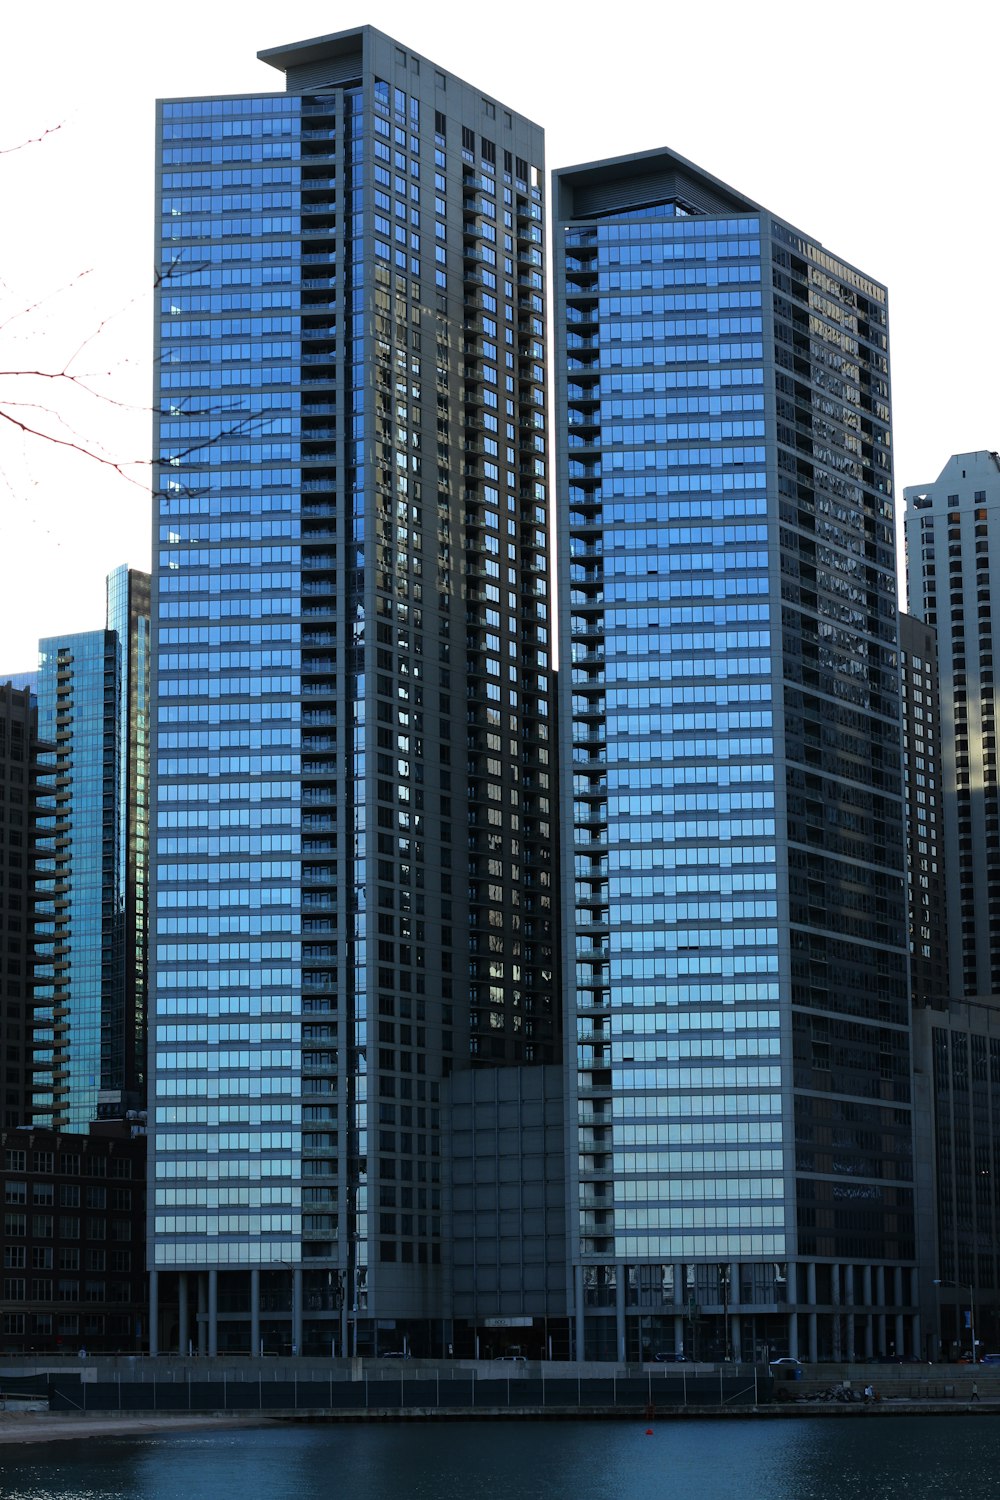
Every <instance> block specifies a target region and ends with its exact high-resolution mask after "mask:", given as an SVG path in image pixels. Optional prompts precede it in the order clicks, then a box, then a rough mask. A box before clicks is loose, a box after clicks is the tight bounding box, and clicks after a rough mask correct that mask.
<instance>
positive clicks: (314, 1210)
mask: <svg viewBox="0 0 1000 1500" xmlns="http://www.w3.org/2000/svg"><path fill="white" fill-rule="evenodd" d="M261 56H262V58H263V59H264V60H265V61H267V62H269V63H271V64H273V65H274V66H275V67H277V68H279V69H281V70H282V71H284V73H285V74H286V78H287V86H288V92H287V93H286V94H284V95H280V94H259V95H251V96H245V97H239V98H223V99H191V100H172V101H167V102H164V103H163V104H162V106H161V109H160V122H159V139H158V153H159V178H158V192H159V204H160V231H159V232H160V251H159V254H160V272H161V277H162V286H161V289H160V309H159V313H160V316H159V320H158V369H159V385H160V394H159V417H158V439H157V444H158V446H157V451H158V453H159V455H160V459H161V463H162V469H161V474H162V478H161V481H160V485H159V492H158V494H157V497H156V512H155V525H156V536H157V543H156V560H155V567H154V583H153V630H154V637H153V654H154V684H155V686H154V702H155V704H156V724H155V727H154V735H155V749H154V766H155V770H154V787H155V790H154V808H155V828H154V835H153V836H154V839H155V847H154V850H153V855H152V863H153V872H154V873H153V882H154V888H155V896H154V899H155V925H156V933H155V939H154V944H155V952H156V958H155V964H154V968H155V975H154V977H153V980H152V984H151V1016H150V1019H151V1024H152V1025H153V1026H154V1027H155V1043H154V1048H153V1053H152V1068H151V1078H152V1080H153V1094H152V1100H151V1103H152V1106H153V1111H154V1133H153V1139H152V1146H153V1153H154V1166H153V1172H152V1173H151V1176H154V1178H155V1191H154V1197H153V1200H152V1202H151V1210H150V1245H151V1265H152V1267H153V1268H154V1277H153V1297H154V1320H153V1321H154V1328H156V1327H157V1326H158V1322H157V1317H156V1307H157V1302H158V1300H159V1301H162V1306H163V1308H164V1316H163V1319H162V1322H163V1324H164V1328H165V1329H166V1327H167V1326H168V1324H169V1322H170V1318H171V1314H170V1313H168V1312H167V1311H166V1309H167V1306H168V1304H169V1306H170V1307H173V1306H176V1308H177V1313H176V1319H177V1321H176V1328H177V1329H178V1330H179V1335H178V1336H179V1338H180V1343H181V1346H182V1347H184V1346H185V1345H186V1341H187V1336H188V1334H187V1330H188V1326H189V1298H192V1296H193V1278H194V1276H197V1277H198V1278H199V1295H202V1296H203V1302H202V1306H203V1309H204V1316H203V1317H202V1319H201V1321H200V1323H199V1334H200V1336H201V1337H202V1339H203V1341H204V1344H205V1347H206V1348H207V1349H208V1351H209V1352H215V1350H216V1349H218V1348H226V1347H233V1348H244V1349H245V1348H247V1347H250V1348H252V1349H254V1350H257V1349H258V1348H259V1347H260V1346H261V1345H263V1346H264V1347H267V1348H276V1347H285V1348H290V1347H294V1348H297V1349H299V1350H322V1351H324V1352H328V1351H329V1350H330V1348H331V1344H333V1345H334V1346H335V1347H337V1349H338V1350H339V1351H343V1350H344V1349H348V1350H357V1351H358V1352H370V1351H371V1350H373V1349H374V1347H375V1343H376V1336H377V1325H378V1324H379V1323H381V1325H382V1326H383V1327H384V1328H388V1327H390V1326H391V1333H392V1341H391V1347H398V1346H399V1341H400V1339H401V1338H403V1337H413V1338H414V1339H416V1340H418V1342H419V1345H420V1347H422V1348H425V1349H431V1348H438V1347H440V1346H441V1342H442V1339H444V1338H445V1337H446V1334H445V1331H444V1324H443V1322H442V1319H443V1318H444V1317H445V1316H446V1315H447V1311H448V1304H447V1299H446V1296H445V1285H446V1274H445V1272H446V1265H445V1262H446V1259H447V1227H446V1224H445V1222H444V1220H443V1217H442V1213H443V1209H442V1190H443V1183H442V1161H443V1147H444V1140H443V1124H442V1111H443V1109H444V1107H445V1101H444V1093H445V1090H446V1084H447V1080H448V1078H449V1075H450V1074H451V1072H452V1070H453V1069H460V1068H467V1067H469V1066H473V1065H480V1064H485V1063H489V1064H493V1065H497V1064H500V1065H503V1064H508V1063H511V1064H513V1063H529V1062H540V1063H541V1062H545V1061H551V1060H552V1059H553V1057H554V1056H555V1055H556V1045H557V1029H558V1028H557V1018H556V1014H555V1008H554V1003H553V994H554V954H553V935H552V901H553V889H552V881H553V876H552V843H553V824H552V816H551V808H550V804H549V798H550V785H549V778H550V777H551V775H552V774H553V769H554V768H553V766H552V764H551V762H550V755H552V753H553V745H552V740H551V738H550V735H551V732H552V731H551V725H550V716H549V683H550V675H549V674H550V657H549V652H550V649H551V643H550V631H551V627H552V621H551V619H550V614H549V610H550V599H549V593H548V586H547V574H546V555H547V517H546V479H547V475H546V430H545V421H546V416H545V307H544V290H543V275H542V271H543V268H542V236H543V220H542V212H543V207H542V177H541V173H542V136H541V132H540V131H539V130H538V129H537V127H535V126H534V125H532V124H530V123H529V122H528V121H526V120H524V119H521V118H520V117H519V116H517V115H514V114H512V113H511V111H509V110H507V109H505V108H504V107H503V105H502V104H500V103H497V102H496V101H494V100H493V99H491V98H489V97H487V96H484V95H483V94H481V93H480V92H479V91H478V90H475V89H473V88H470V87H469V86H468V85H467V84H464V83H462V82H461V81H460V80H458V79H456V78H454V77H453V76H451V75H450V74H446V73H445V72H444V71H443V70H441V69H439V68H437V67H435V65H434V64H433V63H431V62H429V61H428V60H427V59H426V58H423V57H421V56H419V55H418V54H415V53H413V52H411V51H410V50H409V49H406V48H403V47H401V46H399V45H398V44H397V43H395V42H394V41H392V40H390V39H389V38H387V37H385V36H383V35H381V34H380V33H378V32H376V31H373V30H371V29H370V28H363V29H361V30H357V31H350V32H344V33H340V34H338V35H335V36H329V37H322V38H317V39H315V40H312V41H308V42H301V43H296V44H294V45H292V46H289V47H284V48H277V49H273V50H271V51H269V52H266V53H262V54H261ZM166 1271H169V1272H171V1273H173V1272H176V1273H177V1275H176V1277H175V1276H173V1275H171V1276H170V1277H169V1278H168V1279H167V1280H166V1281H164V1280H163V1279H162V1273H163V1272H166ZM189 1273H192V1274H189ZM220 1276H222V1277H223V1278H225V1284H224V1287H223V1288H222V1290H221V1291H220V1282H219V1278H220ZM161 1282H162V1285H161ZM161 1292H162V1299H161V1297H160V1294H161ZM223 1294H225V1297H226V1302H227V1306H228V1309H229V1311H227V1310H226V1309H223V1311H222V1312H221V1313H220V1310H219V1309H220V1303H219V1298H220V1297H221V1296H223Z"/></svg>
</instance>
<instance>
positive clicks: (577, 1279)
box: [573, 1266, 586, 1360]
mask: <svg viewBox="0 0 1000 1500" xmlns="http://www.w3.org/2000/svg"><path fill="white" fill-rule="evenodd" d="M573 1281H574V1285H575V1294H576V1348H575V1349H574V1350H573V1357H574V1358H575V1359H577V1360H582V1359H583V1351H584V1349H585V1348H586V1344H585V1342H584V1322H583V1267H582V1266H574V1267H573Z"/></svg>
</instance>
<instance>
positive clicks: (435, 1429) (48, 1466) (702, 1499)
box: [0, 1416, 1000, 1500]
mask: <svg viewBox="0 0 1000 1500" xmlns="http://www.w3.org/2000/svg"><path fill="white" fill-rule="evenodd" d="M646 1427H647V1424H646V1423H644V1422H599V1421H592V1422H578V1421H574V1422H565V1423H562V1422H539V1423H526V1422H503V1423H500V1422H496V1423H485V1422H448V1423H438V1424H426V1425H418V1424H401V1423H400V1424H385V1425H382V1424H371V1425H365V1426H362V1425H358V1426H347V1425H344V1426H340V1425H338V1426H323V1427H299V1426H296V1427H288V1428H286V1427H275V1428H273V1429H269V1428H264V1429H260V1430H257V1429H253V1430H247V1429H241V1430H239V1431H224V1432H219V1433H208V1434H205V1433H202V1432H198V1433H189V1434H182V1433H178V1434H176V1435H174V1436H166V1437H150V1438H145V1439H141V1440H135V1439H126V1438H122V1439H112V1440H107V1441H103V1440H102V1441H97V1440H95V1441H90V1442H66V1443H54V1444H45V1445H31V1446H25V1447H20V1448H12V1447H8V1448H0V1494H2V1495H3V1497H4V1500H200V1497H203V1496H204V1497H211V1500H285V1497H288V1500H331V1497H332V1496H337V1495H340V1494H344V1495H348V1496H350V1497H351V1500H493V1497H501V1496H502V1497H503V1500H539V1497H545V1500H640V1497H641V1500H651V1497H659V1496H674V1495H676V1496H682V1497H683V1500H750V1497H753V1500H871V1497H877V1500H934V1497H937V1496H941V1497H947V1500H972V1497H973V1496H975V1497H976V1500H981V1497H982V1496H983V1495H984V1494H988V1493H989V1492H990V1487H991V1484H992V1482H993V1480H992V1476H993V1475H995V1474H996V1473H997V1471H998V1468H1000V1423H996V1422H991V1421H987V1420H985V1419H984V1418H982V1417H934V1418H921V1417H898V1418H890V1417H884V1416H879V1417H872V1418H864V1417H861V1418H844V1419H824V1418H809V1417H805V1418H801V1417H789V1418H785V1417H775V1418H773V1419H769V1418H760V1419H756V1420H754V1419H750V1420H741V1419H732V1420H728V1421H726V1420H721V1421H664V1422H658V1423H656V1424H654V1430H653V1432H652V1435H651V1436H647V1433H646Z"/></svg>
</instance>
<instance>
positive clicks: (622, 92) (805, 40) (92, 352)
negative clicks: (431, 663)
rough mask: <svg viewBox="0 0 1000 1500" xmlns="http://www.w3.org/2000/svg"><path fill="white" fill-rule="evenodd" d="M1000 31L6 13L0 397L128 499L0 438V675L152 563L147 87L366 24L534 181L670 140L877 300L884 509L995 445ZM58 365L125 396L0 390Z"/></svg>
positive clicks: (627, 18) (796, 2) (524, 14)
mask: <svg viewBox="0 0 1000 1500" xmlns="http://www.w3.org/2000/svg"><path fill="white" fill-rule="evenodd" d="M481 14H484V15H486V16H487V17H489V21H488V22H484V21H482V20H481V19H480V15H481ZM640 17H645V18H646V19H640ZM998 17H1000V11H997V10H994V9H993V7H992V6H991V5H989V4H988V3H984V4H973V3H971V0H952V3H950V4H948V5H946V6H943V7H937V6H935V7H931V6H929V5H926V4H921V3H919V0H917V3H909V4H905V5H904V4H902V3H900V4H898V5H897V4H895V3H892V4H890V3H887V0H865V3H858V0H839V3H836V4H832V5H822V4H816V5H812V4H809V3H807V0H757V3H751V0H741V3H737V0H715V3H712V0H701V3H693V0H688V3H684V4H677V3H673V4H672V3H670V0H667V3H665V4H658V5H655V6H654V5H649V4H646V5H641V6H640V5H636V4H633V5H627V6H626V5H617V4H608V5H597V4H594V3H592V0H577V3H575V4H562V3H560V4H555V3H553V0H534V3H530V4H520V5H513V4H511V5H506V4H499V3H490V4H487V5H484V6H483V7H481V10H480V8H479V7H477V6H476V5H475V4H474V3H471V4H470V3H468V0H462V3H457V0H438V3H431V4H424V5H414V4H412V3H411V4H404V3H399V0H371V3H370V5H369V7H368V8H367V9H364V8H363V0H360V3H359V4H356V5H352V6H351V7H349V8H345V7H341V6H337V5H331V4H318V3H315V0H298V3H292V4H288V5H286V6H284V7H278V6H275V5H274V4H273V3H267V4H264V3H261V0H240V3H234V0H164V3H162V4H149V3H136V0H94V3H92V4H90V5H88V6H82V5H80V4H79V3H70V0H49V3H46V4H37V5H34V6H29V5H27V4H23V5H9V6H8V7H7V9H6V12H5V15H4V22H3V45H2V54H0V153H2V154H0V194H2V196H0V203H2V205H3V207H2V221H0V222H2V224H3V230H2V234H0V404H2V406H3V407H4V408H5V409H7V410H13V408H11V407H10V406H9V402H10V401H11V400H17V401H20V402H23V403H32V402H39V403H42V404H46V405H48V406H49V407H51V408H52V409H54V410H55V411H56V412H57V413H58V415H59V418H60V419H61V420H62V421H63V422H64V424H65V425H64V427H63V428H62V431H63V434H64V436H65V437H66V438H67V439H68V440H70V441H79V442H81V443H82V444H83V445H84V446H86V447H87V448H89V449H99V450H100V451H102V452H105V453H106V454H107V455H108V456H109V457H110V458H113V459H114V460H116V461H121V462H122V463H123V464H124V465H125V466H126V470H127V473H128V474H130V475H131V476H132V480H131V482H130V480H128V479H126V478H122V477H120V476H119V475H118V474H117V473H116V472H115V471H114V470H113V469H111V468H108V467H103V466H102V465H100V464H98V463H95V462H94V460H93V459H91V458H87V457H84V456H82V455H80V454H76V453H74V452H72V451H71V450H67V451H60V450H58V449H57V448H55V447H54V446H53V445H52V444H50V443H44V442H40V441H39V440H37V439H33V438H30V437H26V436H24V435H23V434H21V433H20V432H18V431H17V430H16V429H15V428H13V427H12V426H11V425H10V424H9V423H8V422H5V421H2V420H0V579H2V580H3V582H2V584H0V671H16V670H25V669H28V668H30V667H31V666H33V665H34V662H35V656H36V644H37V641H38V639H39V637H40V636H43V635H54V634H58V633H61V632H64V631H69V630H88V629H95V628H97V627H99V626H100V625H101V624H102V623H103V589H104V577H105V574H106V573H107V572H108V571H109V570H110V569H111V568H112V567H114V566H116V565H117V564H118V563H121V562H129V563H132V564H134V565H135V566H139V567H148V566H149V514H150V506H149V500H148V484H149V468H148V462H147V460H148V455H149V448H150V417H149V411H148V403H149V399H150V394H149V393H150V391H151V388H152V371H151V353H150V348H151V327H152V317H153V312H152V300H153V299H152V290H151V284H152V270H153V165H154V164H153V101H154V99H155V98H156V97H157V96H160V95H168V96H169V95H192V94H193V95H197V94H227V93H241V92H247V91H266V90H270V89H275V90H280V89H281V88H282V87H283V79H282V75H281V74H280V73H278V72H276V71H275V70H274V69H272V68H268V67H266V66H264V65H263V64H262V63H258V62H257V60H256V53H257V51H258V50H259V49H261V48H264V47H272V46H277V45H280V44H283V43H287V42H291V41H297V40H300V39H302V38H306V37H311V36H318V35H321V34H323V33H325V32H330V31H337V30H341V29H343V28H345V27H349V26H355V25H361V24H364V23H365V22H370V23H371V24H372V25H374V26H377V27H379V28H380V29H382V30H383V31H387V32H388V33H389V34H390V35H392V36H395V37H397V38H398V40H399V41H400V42H402V43H404V44H406V45H408V46H412V47H413V48H414V50H416V51H418V52H419V53H420V54H421V55H422V56H424V57H427V58H430V59H433V60H434V61H435V62H437V63H439V64H440V65H441V66H443V67H445V68H446V69H448V70H449V71H450V72H453V73H456V74H458V75H459V76H460V77H463V78H466V79H467V80H468V81H469V82H471V83H473V84H475V85H477V86H479V87H480V88H482V90H483V91H484V92H485V93H489V94H492V95H493V96H494V97H496V98H498V99H501V100H503V102H504V103H507V104H509V105H511V106H512V107H513V108H514V109H516V110H519V111H520V112H521V113H523V114H526V115H528V116H529V117H530V118H532V119H534V120H537V121H538V122H539V123H540V124H542V125H543V126H544V127H545V129H546V134H547V160H548V165H549V167H550V168H551V167H557V166H566V165H570V164H572V163H574V162H582V161H589V160H592V159H594V158H596V157H600V156H609V155H614V154H617V153H622V152H627V151H641V150H648V149H651V148H653V147H657V146H670V147H672V148H673V149H675V150H677V151H679V152H680V153H681V154H682V155H684V156H687V157H689V158H690V159H691V160H693V161H695V162H697V163H698V164H699V165H700V166H702V167H704V168H705V169H706V170H707V171H709V172H712V173H714V174H715V175H716V176H717V177H720V178H722V179H723V181H725V182H728V183H730V184H731V185H732V186H733V187H735V188H736V189H738V190H739V191H740V192H743V193H746V194H747V195H748V196H749V197H751V198H754V199H756V200H757V201H758V202H760V203H763V204H765V205H766V206H767V207H768V208H770V209H772V210H774V211H775V212H776V213H778V214H780V215H782V217H784V218H786V219H787V220H789V221H790V222H791V223H792V224H794V225H796V226H798V227H799V228H801V229H803V230H805V231H806V232H808V233H809V234H811V235H813V236H815V237H816V238H818V239H820V240H822V241H823V243H824V244H826V245H827V246H828V247H829V248H830V249H831V250H832V251H834V252H835V253H836V254H838V255H841V256H844V257H845V258H846V259H847V260H849V261H852V262H853V263H854V264H855V265H857V266H859V267H860V268H861V269H863V270H865V271H866V272H868V273H869V274H870V275H873V276H875V277H877V278H878V279H879V280H881V281H884V282H886V283H887V285H888V287H889V292H890V320H891V322H890V331H891V340H892V363H893V410H894V421H895V451H896V485H897V496H901V495H902V489H903V486H904V485H908V484H922V483H925V482H928V481H930V480H933V479H935V478H936V477H937V475H938V473H939V472H940V470H941V468H942V467H943V465H944V463H945V460H946V459H947V458H948V457H949V456H950V455H951V454H952V453H957V452H965V451H969V450H972V449H977V448H991V447H996V448H1000V413H998V412H997V410H996V397H997V374H996V368H997V360H998V351H1000V297H998V296H997V294H996V292H995V291H994V293H992V294H990V293H989V291H988V288H987V287H986V282H985V278H986V271H987V266H988V265H990V264H993V265H994V266H995V264H996V260H997V245H996V239H997V230H998V220H1000V212H998V207H997V205H998V201H1000V194H998V184H997V171H996V154H997V123H996V119H997V83H996V68H997V57H998V45H997V44H998V40H1000V20H998ZM56 126H58V127H59V129H58V130H55V131H54V133H52V134H49V135H47V136H46V137H45V139H44V140H42V141H40V142H39V143H38V144H29V145H25V146H24V147H23V149H20V150H12V149H11V148H14V147H17V146H19V145H20V144H21V143H22V142H28V141H30V140H31V139H32V138H33V137H36V136H39V135H41V134H42V132H44V131H47V130H49V131H52V130H53V127H56ZM990 274H991V275H993V274H995V272H994V273H990ZM39 303H40V304H41V305H39V306H36V304H39ZM81 344H83V345H84V347H83V348H82V349H80V345H81ZM78 350H79V353H77V352H76V351H78ZM74 355H75V358H73V357H74ZM70 359H73V363H72V366H71V368H72V369H73V370H74V371H75V372H78V373H79V374H81V375H85V376H88V377H91V379H92V383H94V384H95V385H96V386H97V387H98V388H99V389H100V390H101V391H103V392H104V393H106V394H107V395H108V396H110V397H112V398H113V399H114V400H115V401H117V402H119V403H121V405H120V406H117V407H116V406H112V405H109V404H107V403H106V402H104V401H100V400H96V399H94V398H92V397H88V396H86V395H85V394H83V393H81V392H79V391H77V390H75V389H74V388H72V387H70V386H68V385H67V384H66V383H65V382H60V381H55V382H52V381H29V380H27V379H25V378H24V377H13V378H12V377H9V376H5V375H4V374H3V372H4V371H11V370H13V371H23V370H43V371H58V370H61V369H63V368H65V366H66V363H67V361H69V360H70ZM20 415H21V417H22V420H24V421H25V422H27V423H28V424H29V425H31V424H32V423H33V422H34V421H35V420H36V418H40V417H41V414H40V413H38V412H37V411H34V412H33V411H32V410H31V408H30V406H24V407H22V408H20ZM901 509H902V506H901V504H900V506H899V511H900V513H901Z"/></svg>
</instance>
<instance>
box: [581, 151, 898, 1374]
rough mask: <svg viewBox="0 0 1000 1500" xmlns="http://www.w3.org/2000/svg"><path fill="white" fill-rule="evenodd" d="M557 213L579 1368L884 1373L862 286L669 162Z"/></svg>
mask: <svg viewBox="0 0 1000 1500" xmlns="http://www.w3.org/2000/svg"><path fill="white" fill-rule="evenodd" d="M554 217H555V220H556V233H557V243H558V260H557V265H556V277H555V281H556V330H557V335H556V336H557V427H558V436H559V453H558V457H559V463H560V478H559V522H560V527H561V543H560V574H559V598H560V640H561V642H562V659H563V670H562V671H561V672H560V725H561V735H562V744H563V754H562V760H561V767H562V782H561V792H560V813H561V818H560V821H561V828H562V838H563V842H562V861H563V863H562V870H563V877H562V900H563V912H564V923H565V942H564V949H563V953H564V965H565V973H566V976H567V992H568V997H569V999H568V1014H567V1022H566V1030H567V1035H568V1036H569V1037H572V1038H574V1039H575V1048H574V1047H573V1046H572V1045H570V1047H569V1048H568V1053H569V1055H568V1058H567V1090H568V1097H569V1100H570V1119H571V1121H572V1128H573V1131H574V1140H575V1147H576V1149H575V1150H573V1151H572V1153H571V1159H570V1166H569V1176H570V1204H571V1220H572V1224H573V1233H572V1247H571V1263H572V1266H571V1274H572V1280H573V1287H572V1298H573V1306H574V1312H575V1319H576V1346H577V1352H578V1354H580V1355H585V1356H586V1357H590V1358H609V1357H626V1356H627V1357H630V1358H636V1357H639V1356H642V1355H647V1356H648V1355H649V1354H651V1353H656V1352H660V1353H664V1354H666V1355H667V1356H668V1357H669V1356H673V1355H675V1354H677V1353H680V1352H684V1351H686V1353H687V1355H688V1357H691V1356H692V1355H696V1356H708V1355H714V1356H717V1357H719V1356H723V1355H726V1354H732V1355H734V1356H735V1357H741V1356H742V1357H743V1358H751V1357H758V1358H759V1357H762V1356H764V1355H765V1354H766V1353H768V1352H769V1353H770V1354H771V1355H774V1354H786V1353H790V1354H792V1355H801V1356H806V1357H809V1358H810V1359H816V1358H847V1357H851V1356H857V1357H859V1358H861V1357H865V1356H871V1355H873V1354H879V1353H885V1354H889V1353H892V1352H897V1353H904V1352H905V1353H910V1352H912V1351H914V1350H916V1351H919V1350H920V1345H921V1337H920V1327H919V1317H918V1314H917V1311H916V1309H917V1297H916V1287H915V1269H914V1208H913V1188H912V1122H911V1103H910V1047H909V1025H908V999H907V923H906V893H905V850H904V839H903V826H904V818H903V804H902V791H903V787H902V766H901V734H900V675H899V660H898V641H897V613H896V611H897V602H896V576H895V557H894V529H893V528H894V502H893V495H892V467H891V458H890V446H889V443H890V428H889V422H890V410H889V366H888V327H887V306H886V293H885V289H884V288H883V287H882V286H880V285H879V284H878V283H877V282H876V281H874V280H873V279H872V278H870V277H868V276H866V275H864V274H863V273H861V272H859V271H858V270H856V269H855V268H854V267H852V266H850V265H849V264H847V263H846V262H845V261H843V260H841V259H840V258H838V257H837V256H834V255H831V254H830V253H828V252H827V251H826V250H825V249H824V248H823V247H822V246H821V245H819V244H818V243H817V242H816V241H815V240H813V239H811V238H809V237H808V236H807V235H803V234H802V233H800V232H799V231H798V230H796V229H794V228H793V227H792V226H790V225H789V224H787V223H785V222H784V221H782V220H781V219H779V218H777V217H776V216H775V215H774V214H772V213H770V212H768V211H767V210H765V209H764V208H762V207H761V206H760V205H758V204H756V203H754V202H752V201H751V200H750V199H748V198H746V197H745V196H744V195H742V194H740V193H738V192H736V191H734V190H733V189H732V188H729V187H727V186H726V185H725V184H723V183H721V182H719V181H718V180H717V179H715V178H713V177H711V176H709V175H708V174H707V173H705V172H704V171H702V170H701V169H699V168H697V167H695V166H693V165H692V164H691V163H689V162H687V161H685V160H684V159H683V158H681V157H678V156H676V155H675V154H674V153H672V152H670V151H654V152H648V153H644V154H641V155H638V156H632V157H626V158H620V159H617V160H612V161H606V162H598V163H592V164H589V165H586V166H580V167H572V168H567V169H566V170H564V171H560V172H557V173H556V176H555V183H554Z"/></svg>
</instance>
